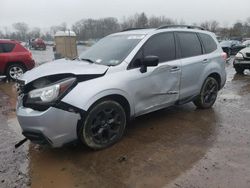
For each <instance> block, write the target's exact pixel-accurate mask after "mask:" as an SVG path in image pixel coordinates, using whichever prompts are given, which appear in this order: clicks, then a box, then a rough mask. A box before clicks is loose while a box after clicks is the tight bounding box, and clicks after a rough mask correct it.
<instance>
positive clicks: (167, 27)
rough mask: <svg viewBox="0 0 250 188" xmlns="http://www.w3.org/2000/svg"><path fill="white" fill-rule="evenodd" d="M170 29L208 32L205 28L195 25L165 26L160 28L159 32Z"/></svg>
mask: <svg viewBox="0 0 250 188" xmlns="http://www.w3.org/2000/svg"><path fill="white" fill-rule="evenodd" d="M170 28H186V29H200V30H206V29H205V28H203V27H200V26H195V25H164V26H161V27H158V28H157V30H160V29H170Z"/></svg>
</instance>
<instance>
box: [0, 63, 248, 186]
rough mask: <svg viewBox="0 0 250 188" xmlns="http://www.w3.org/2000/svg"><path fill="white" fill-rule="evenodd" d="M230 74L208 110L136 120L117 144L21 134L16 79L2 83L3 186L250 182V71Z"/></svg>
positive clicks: (171, 111) (177, 109)
mask: <svg viewBox="0 0 250 188" xmlns="http://www.w3.org/2000/svg"><path fill="white" fill-rule="evenodd" d="M227 72H228V80H227V83H226V86H225V88H224V89H223V90H222V91H221V92H220V94H219V97H218V100H217V102H216V104H215V105H214V107H213V108H212V109H210V110H197V109H196V108H195V106H194V105H193V104H192V103H189V104H186V105H183V106H174V107H171V108H168V109H164V110H160V111H157V112H154V113H151V114H148V115H144V116H142V117H139V118H137V119H135V120H134V121H132V122H131V123H130V124H129V125H128V128H127V132H126V134H125V135H124V137H123V139H122V140H121V141H120V142H119V143H117V144H116V145H114V146H112V147H110V148H108V149H105V150H102V151H91V150H89V149H87V148H85V147H82V146H80V145H77V146H70V147H64V148H60V149H52V148H48V147H40V146H37V145H33V144H31V143H29V142H27V143H25V144H24V145H23V146H21V147H20V148H18V149H17V150H15V149H14V144H15V143H16V142H17V141H19V140H20V139H22V136H21V130H20V129H19V126H18V123H17V121H16V117H15V111H14V109H15V89H14V86H13V83H1V84H0V107H1V112H0V187H29V186H31V187H33V188H50V187H51V188H53V187H60V188H64V187H65V188H71V187H87V188H95V187H102V188H105V187H107V188H110V187H111V188H112V187H114V188H117V187H119V188H120V187H121V188H122V187H127V188H130V187H131V188H133V187H139V188H140V187H143V188H147V187H149V188H151V187H153V188H160V187H177V188H178V187H232V188H234V187H241V188H244V187H246V188H247V187H250V107H249V106H250V95H249V93H250V73H249V72H246V74H245V75H244V76H243V75H236V74H235V72H234V70H233V68H232V64H231V62H230V63H229V64H228V65H227Z"/></svg>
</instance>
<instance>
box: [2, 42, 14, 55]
mask: <svg viewBox="0 0 250 188" xmlns="http://www.w3.org/2000/svg"><path fill="white" fill-rule="evenodd" d="M14 48H15V44H13V43H1V44H0V52H2V53H9V52H12V51H13V49H14Z"/></svg>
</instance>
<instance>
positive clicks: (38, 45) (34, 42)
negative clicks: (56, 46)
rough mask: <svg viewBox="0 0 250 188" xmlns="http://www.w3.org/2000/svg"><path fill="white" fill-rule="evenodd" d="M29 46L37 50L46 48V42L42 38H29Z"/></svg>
mask: <svg viewBox="0 0 250 188" xmlns="http://www.w3.org/2000/svg"><path fill="white" fill-rule="evenodd" d="M30 47H31V48H33V49H35V50H38V49H42V50H46V44H45V42H44V41H43V39H40V38H37V39H31V44H30Z"/></svg>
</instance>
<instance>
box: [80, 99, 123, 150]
mask: <svg viewBox="0 0 250 188" xmlns="http://www.w3.org/2000/svg"><path fill="white" fill-rule="evenodd" d="M126 123H127V122H126V113H125V111H124V109H123V108H122V106H121V105H120V104H119V103H117V102H116V101H112V100H107V101H101V102H99V103H97V104H95V105H94V106H93V107H92V108H91V109H90V110H89V112H88V114H87V116H86V118H85V121H84V123H83V124H82V125H81V127H80V129H79V132H78V136H79V138H80V140H81V141H82V143H83V144H85V145H86V146H88V147H89V148H91V149H95V150H99V149H104V148H107V147H109V146H111V145H113V144H115V143H116V142H118V141H119V140H120V139H121V137H122V136H123V134H124V131H125V127H126Z"/></svg>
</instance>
